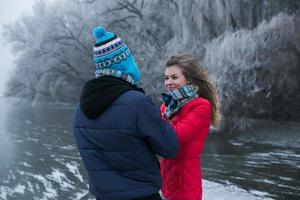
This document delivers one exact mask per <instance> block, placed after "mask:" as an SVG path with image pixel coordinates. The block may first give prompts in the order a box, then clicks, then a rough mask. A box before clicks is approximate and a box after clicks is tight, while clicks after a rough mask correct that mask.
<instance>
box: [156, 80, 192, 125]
mask: <svg viewBox="0 0 300 200" xmlns="http://www.w3.org/2000/svg"><path fill="white" fill-rule="evenodd" d="M197 91H198V87H197V86H195V85H191V84H189V85H184V86H182V87H181V88H179V89H175V90H171V91H169V92H167V93H162V100H163V102H164V103H165V105H166V110H165V112H164V113H163V116H164V117H165V118H167V119H168V120H170V119H171V118H172V117H173V116H174V115H175V114H176V113H177V112H178V111H179V110H180V108H182V107H183V106H184V105H185V104H187V103H188V102H190V101H191V100H193V99H195V98H197V97H198V93H197Z"/></svg>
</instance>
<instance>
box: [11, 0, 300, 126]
mask: <svg viewBox="0 0 300 200" xmlns="http://www.w3.org/2000/svg"><path fill="white" fill-rule="evenodd" d="M299 9H300V2H299V1H294V0H278V1H274V0H217V1H206V0H192V1H186V0H153V1H146V0H112V1H104V0H68V1H67V0H61V1H50V2H47V1H39V2H37V3H36V5H35V7H34V12H33V14H32V15H30V16H23V17H22V18H20V19H18V21H16V22H15V23H14V24H11V25H8V26H7V27H6V32H5V36H6V38H7V41H8V42H10V43H11V44H12V45H13V47H14V48H13V49H14V54H15V55H16V64H17V67H16V71H15V73H14V74H13V76H12V77H11V79H10V81H9V83H8V89H7V94H8V95H9V96H17V97H21V98H26V99H28V100H29V101H35V102H42V101H49V102H73V103H74V102H76V101H77V98H78V95H79V93H80V90H81V87H82V85H83V84H84V82H85V81H87V80H89V79H90V78H91V77H94V75H93V73H94V69H95V67H94V64H93V59H92V47H93V45H94V39H93V38H92V35H91V33H92V30H93V28H94V27H95V26H99V25H102V26H104V27H106V28H107V29H108V30H109V31H112V32H114V33H117V34H118V35H119V36H120V37H121V38H122V39H123V40H125V42H126V43H127V45H128V46H129V48H130V50H131V51H132V52H133V54H134V56H135V58H136V61H137V64H138V65H139V67H140V69H141V71H142V80H143V85H144V88H145V90H146V92H147V94H148V95H150V96H152V97H153V98H154V100H155V102H156V103H160V93H161V91H163V73H164V64H165V60H166V59H167V58H168V57H169V56H170V55H172V54H177V53H194V54H196V56H198V57H199V58H200V59H201V60H202V61H203V63H202V64H203V66H204V67H205V68H206V69H207V70H209V71H210V73H211V74H212V76H213V79H214V81H215V83H216V84H217V86H218V88H219V92H220V99H221V110H222V112H223V114H224V116H230V117H233V118H238V119H245V118H268V119H289V120H290V119H291V120H299V119H300V108H299V104H298V103H297V102H299V88H300V86H299V84H300V81H299V77H300V76H299V72H300V66H299V65H300V61H299V59H300V53H299V52H300V51H299V46H300V44H299V41H300V40H299V35H300V34H299V28H298V27H300V24H299ZM225 119H226V118H225ZM227 119H229V118H228V117H227ZM238 123H239V122H238ZM239 124H240V125H233V126H235V127H243V126H246V125H247V124H246V125H245V124H244V125H243V122H241V123H239Z"/></svg>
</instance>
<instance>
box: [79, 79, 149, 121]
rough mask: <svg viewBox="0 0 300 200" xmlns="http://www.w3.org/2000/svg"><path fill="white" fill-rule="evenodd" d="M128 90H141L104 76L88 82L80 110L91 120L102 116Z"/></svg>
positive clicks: (82, 92)
mask: <svg viewBox="0 0 300 200" xmlns="http://www.w3.org/2000/svg"><path fill="white" fill-rule="evenodd" d="M128 90H139V91H141V92H144V90H143V89H140V88H137V87H136V86H135V85H132V84H130V83H129V82H127V81H125V80H122V79H120V78H117V77H113V76H103V77H99V78H95V79H92V80H90V81H88V82H87V83H86V84H85V85H84V87H83V89H82V91H81V95H80V101H79V105H80V109H81V111H82V112H83V113H84V114H85V116H86V117H87V118H89V119H95V118H97V117H98V116H100V115H101V114H102V113H103V112H104V111H105V110H106V109H107V108H108V107H109V106H110V105H111V104H112V103H113V102H114V101H115V100H116V99H117V98H118V97H119V96H120V95H122V94H123V93H125V92H127V91H128Z"/></svg>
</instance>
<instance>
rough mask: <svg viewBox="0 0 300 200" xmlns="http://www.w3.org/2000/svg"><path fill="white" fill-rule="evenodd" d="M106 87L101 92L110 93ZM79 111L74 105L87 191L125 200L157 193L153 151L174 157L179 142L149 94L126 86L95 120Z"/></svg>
mask: <svg viewBox="0 0 300 200" xmlns="http://www.w3.org/2000/svg"><path fill="white" fill-rule="evenodd" d="M103 82H104V83H105V80H104V81H102V83H103ZM102 83H100V84H102ZM106 89H107V88H106ZM95 91H96V90H95ZM108 91H109V90H106V92H105V94H104V93H101V95H100V96H102V97H104V96H103V95H110V96H111V93H113V92H112V91H111V90H110V93H107V92H108ZM114 91H115V90H114ZM83 93H84V91H83ZM92 93H94V92H92ZM85 96H86V97H84V98H90V97H91V96H93V94H88V95H85ZM98 96H99V94H98ZM83 100H84V99H81V101H83ZM93 101H95V100H93ZM98 101H101V98H100V99H98ZM89 104H90V103H89ZM82 109H83V107H82V106H79V105H77V107H76V109H75V112H74V118H73V127H74V134H75V139H76V142H77V145H78V148H79V152H80V155H81V157H82V159H83V162H84V165H85V167H86V169H87V171H88V176H89V184H90V191H91V193H92V194H94V195H95V196H96V197H98V198H99V199H101V200H127V199H134V198H139V197H145V196H148V195H151V194H154V193H157V192H158V191H159V190H160V188H161V176H160V171H159V163H158V160H157V157H156V154H158V155H160V156H163V157H174V156H175V155H176V153H177V150H178V141H177V136H176V134H175V132H174V130H173V129H172V128H171V126H169V125H168V123H166V122H165V121H163V120H162V119H161V118H160V113H159V109H158V108H156V107H155V106H154V105H153V103H152V102H151V100H150V98H149V97H147V96H145V94H144V93H142V92H140V91H137V90H134V89H128V90H126V91H124V92H123V93H122V94H121V95H120V96H117V97H116V99H115V100H114V101H112V102H110V105H108V106H107V107H106V108H105V109H104V110H102V111H101V114H100V116H97V117H93V118H94V119H90V118H88V117H87V116H86V114H84V113H83V112H82ZM90 110H92V109H90Z"/></svg>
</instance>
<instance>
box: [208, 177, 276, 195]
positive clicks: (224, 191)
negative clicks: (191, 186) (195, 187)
mask: <svg viewBox="0 0 300 200" xmlns="http://www.w3.org/2000/svg"><path fill="white" fill-rule="evenodd" d="M264 195H267V193H258V191H257V192H255V193H254V192H253V193H249V192H247V191H246V190H243V189H241V188H238V187H236V186H234V185H230V184H228V185H223V184H220V183H215V182H211V181H207V180H204V181H203V200H262V199H263V200H271V199H270V198H267V197H265V196H264Z"/></svg>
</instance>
